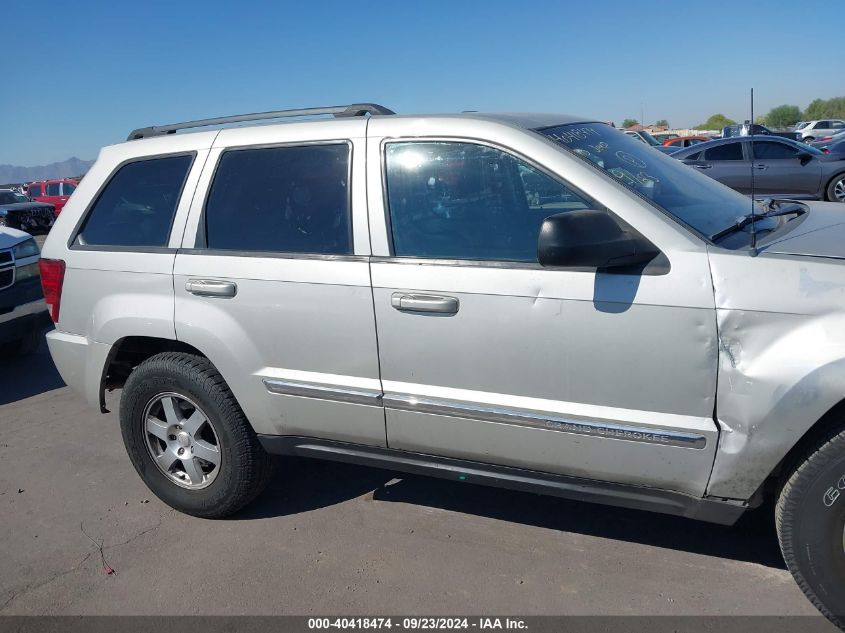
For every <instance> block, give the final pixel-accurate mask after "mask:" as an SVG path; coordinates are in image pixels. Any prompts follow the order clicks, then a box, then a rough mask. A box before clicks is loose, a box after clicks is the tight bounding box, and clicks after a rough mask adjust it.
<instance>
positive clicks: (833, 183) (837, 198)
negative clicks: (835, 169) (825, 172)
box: [826, 172, 845, 202]
mask: <svg viewBox="0 0 845 633" xmlns="http://www.w3.org/2000/svg"><path fill="white" fill-rule="evenodd" d="M826 195H827V199H828V200H830V201H831V202H845V172H842V173H841V174H836V175H835V176H834V177H833V178H832V179H831V180H830V182H829V183H828V185H827V191H826Z"/></svg>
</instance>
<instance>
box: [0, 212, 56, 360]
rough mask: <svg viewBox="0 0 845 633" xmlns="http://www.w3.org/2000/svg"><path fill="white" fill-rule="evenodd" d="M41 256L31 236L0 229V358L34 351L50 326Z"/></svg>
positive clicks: (6, 227)
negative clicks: (44, 293) (41, 273)
mask: <svg viewBox="0 0 845 633" xmlns="http://www.w3.org/2000/svg"><path fill="white" fill-rule="evenodd" d="M40 255H41V253H40V251H39V249H38V245H37V244H36V243H35V240H34V239H32V236H31V235H30V234H29V233H24V232H23V231H19V230H17V229H13V228H11V227H8V226H0V359H6V358H9V357H11V356H13V355H15V354H25V353H27V352H31V351H33V350H34V349H35V348H36V347H38V344H39V343H40V341H41V330H42V329H43V328H44V327H46V326H47V325H48V324H49V323H50V319H49V316H48V313H47V304H46V303H44V295H43V293H42V291H41V275H40V272H39V269H38V260H39V258H40Z"/></svg>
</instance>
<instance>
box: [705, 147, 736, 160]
mask: <svg viewBox="0 0 845 633" xmlns="http://www.w3.org/2000/svg"><path fill="white" fill-rule="evenodd" d="M704 160H742V143H725V144H724V145H717V146H716V147H711V148H710V149H708V150H707V151H705V152H704Z"/></svg>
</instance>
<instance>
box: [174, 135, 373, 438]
mask: <svg viewBox="0 0 845 633" xmlns="http://www.w3.org/2000/svg"><path fill="white" fill-rule="evenodd" d="M366 123H367V122H366V120H364V119H356V120H343V121H326V122H309V123H291V124H285V125H277V126H260V127H253V128H242V129H228V130H223V131H221V132H220V135H219V136H218V138H217V140H216V141H215V143H214V147H213V148H212V151H211V154H210V156H209V159H208V161H207V163H206V168H205V171H204V172H203V176H202V180H201V183H200V187H199V190H198V192H197V195H196V196H195V198H194V202H193V204H192V207H191V214H190V218H189V222H188V228H187V230H186V232H185V240H184V244H183V248H182V249H181V250H180V251H179V253H178V254H177V256H176V263H175V268H174V287H175V293H176V334H177V337H178V338H179V340H181V341H185V342H187V343H189V344H191V345H193V346H195V347H197V348H198V349H200V350H203V351H204V352H205V353H206V354H207V355H208V356H209V358H210V359H211V361H212V362H213V363H214V364H215V366H216V367H217V368H218V369H219V370H220V372H221V374H222V375H223V377H224V378H225V379H226V381H227V382H228V384H229V386H230V387H231V389H232V391H233V392H234V394H235V396H236V397H237V399H238V402H239V403H240V405H241V407H242V408H243V409H244V412H245V413H246V415H247V417H248V419H249V420H250V422H251V423H252V425H253V427H254V428H255V430H256V431H257V432H259V433H266V434H274V435H299V436H310V437H322V438H330V439H337V440H346V441H354V442H359V443H363V444H371V445H384V443H385V437H384V412H383V409H382V407H381V398H380V396H381V385H380V382H379V371H378V354H377V351H376V350H377V348H376V334H375V319H374V315H373V303H372V291H371V287H370V273H369V263H368V255H369V252H370V251H369V248H370V246H369V238H368V234H367V215H366V193H365V186H366V183H365V181H364V160H365V153H364V147H365V145H364V143H365V129H366Z"/></svg>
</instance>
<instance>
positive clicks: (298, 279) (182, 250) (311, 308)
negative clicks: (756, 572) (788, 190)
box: [41, 104, 845, 622]
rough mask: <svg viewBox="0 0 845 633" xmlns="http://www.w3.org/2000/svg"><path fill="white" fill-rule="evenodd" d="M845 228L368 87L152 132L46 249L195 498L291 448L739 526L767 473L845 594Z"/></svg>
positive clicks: (567, 133) (823, 572) (120, 150)
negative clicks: (321, 104)
mask: <svg viewBox="0 0 845 633" xmlns="http://www.w3.org/2000/svg"><path fill="white" fill-rule="evenodd" d="M301 115H311V116H312V118H316V120H306V121H302V120H298V121H293V122H287V123H275V124H272V125H261V126H257V125H251V126H240V127H229V128H224V129H215V130H211V131H202V132H196V133H190V134H177V133H175V132H177V131H178V130H183V129H186V128H194V127H203V126H207V125H218V126H219V125H224V124H230V123H238V122H243V121H257V120H265V119H267V120H269V119H284V118H285V117H296V116H301ZM317 117H323V118H317ZM752 211H753V213H752ZM843 244H845V222H844V221H843V216H842V210H841V205H838V204H833V203H824V202H812V203H800V204H798V203H794V202H772V201H760V202H758V203H752V201H751V200H750V199H749V198H746V197H744V196H742V195H740V194H738V193H736V192H734V191H732V190H731V189H729V188H727V187H725V186H724V185H722V184H720V183H718V182H716V181H715V180H712V179H710V178H708V177H706V176H705V175H703V174H699V173H697V172H696V171H695V170H692V169H690V168H689V167H688V166H686V165H684V164H683V163H681V162H680V161H677V160H675V159H673V158H670V157H668V156H664V155H663V154H660V153H659V152H655V151H653V150H652V149H651V148H650V147H648V146H647V145H645V144H643V143H641V142H639V141H637V140H636V139H633V138H630V137H628V136H627V135H625V134H623V133H622V132H620V131H618V130H615V129H613V128H612V127H610V126H608V125H606V124H604V123H600V122H596V121H593V120H590V119H584V118H575V117H570V116H563V115H552V114H543V115H527V114H512V115H505V114H479V113H466V114H459V115H448V116H444V115H437V116H428V115H427V116H399V115H395V114H393V113H392V112H391V111H390V110H387V109H386V108H383V107H381V106H377V105H373V104H356V105H354V106H349V107H345V106H342V107H334V108H310V109H307V110H296V111H282V112H271V113H262V114H257V115H244V116H238V117H225V118H221V119H210V120H205V121H193V122H188V123H183V124H174V125H169V126H163V127H152V128H144V129H140V130H136V131H134V132H133V133H132V134H131V135H130V140H129V141H128V142H126V143H122V144H119V145H114V146H111V147H106V148H104V149H103V150H102V152H101V153H100V156H99V158H98V160H97V162H96V164H95V165H94V166H93V167H92V169H91V170H90V172H89V173H88V175H87V176H86V177H85V179H84V180H83V181H82V183H81V184H80V186H79V188H78V189H77V191H76V193H75V195H74V196H73V197H72V198H71V199H70V202H68V204H67V206H66V207H65V209H64V211H63V213H62V214H61V216H60V217H59V219H58V221H57V223H56V225H55V227H54V228H53V230H52V232H51V234H50V236H49V238H48V239H47V242H46V244H45V246H44V249H43V257H44V259H43V260H42V263H41V270H42V279H43V283H44V291H45V298H46V301H47V304H48V305H49V307H50V312H51V315H52V318H53V320H54V321H55V323H56V329H55V331H53V332H51V333H50V334H49V335H48V341H49V346H50V351H51V353H52V355H53V358H54V360H55V363H56V366H57V367H58V369H59V371H60V372H61V374H62V377H63V378H64V380H65V381H66V382H67V383H68V384H69V385H70V386H71V387H73V388H74V389H76V390H77V391H78V392H79V393H81V394H83V395H84V397H85V398H86V399H87V400H88V402H89V403H90V404H91V405H92V406H95V407H99V408H100V409H101V410H105V399H104V391H105V390H106V389H114V388H122V395H121V401H120V420H121V428H122V433H123V438H124V441H125V444H126V449H127V452H128V454H129V457H130V459H131V460H132V463H133V465H134V466H135V468H136V470H137V472H138V474H139V475H140V476H141V477H142V478H143V480H144V481H145V482H146V484H147V485H148V486H149V487H150V489H151V490H152V491H153V492H154V493H155V494H156V495H157V496H158V497H159V498H161V499H162V500H163V501H164V502H165V503H168V504H170V505H171V506H173V507H174V508H177V509H179V510H181V511H183V512H186V513H189V514H193V515H196V516H202V517H221V516H224V515H227V514H231V513H233V512H236V511H237V510H239V509H240V508H242V507H243V506H244V505H245V504H246V503H248V502H249V501H251V500H252V499H254V498H255V497H256V496H257V495H259V494H260V493H261V491H262V488H263V487H264V484H265V483H266V482H267V479H268V477H269V475H270V471H271V464H272V461H271V459H270V458H269V455H270V454H282V455H302V456H308V457H317V458H324V459H334V460H341V461H348V462H356V463H361V464H370V465H375V466H379V467H384V468H390V469H395V470H400V471H411V472H418V473H427V474H431V475H435V476H439V477H446V478H449V479H454V480H460V481H468V482H473V483H482V484H491V485H496V486H503V487H507V488H516V489H522V490H531V491H536V492H545V493H548V494H553V495H559V496H563V497H569V498H575V499H583V500H586V501H593V502H599V503H607V504H615V505H620V506H625V507H629V508H642V509H648V510H655V511H659V512H665V513H669V514H676V515H682V516H686V517H691V518H696V519H702V520H707V521H713V522H717V523H723V524H732V523H733V522H735V521H736V520H737V519H738V518H739V517H740V515H742V513H743V512H744V511H746V510H747V509H748V508H752V507H755V506H758V505H760V504H761V503H763V502H764V501H766V500H774V501H776V504H777V509H776V522H777V528H778V533H779V536H780V540H781V543H782V547H783V552H784V556H785V558H786V561H787V563H788V565H789V568H790V570H791V571H792V573H793V574H794V575H795V577H796V579H797V581H798V583H799V584H800V586H801V588H802V589H803V590H804V591H805V592H806V593H807V595H808V596H809V598H810V599H811V600H812V601H813V603H814V604H815V605H816V606H818V607H819V609H821V610H822V612H823V613H825V614H826V615H827V616H828V617H830V618H832V619H834V620H837V618H840V617H841V616H842V614H845V496H843V492H845V262H843V257H845V246H843ZM838 621H839V622H842V620H841V619H839V620H838Z"/></svg>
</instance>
